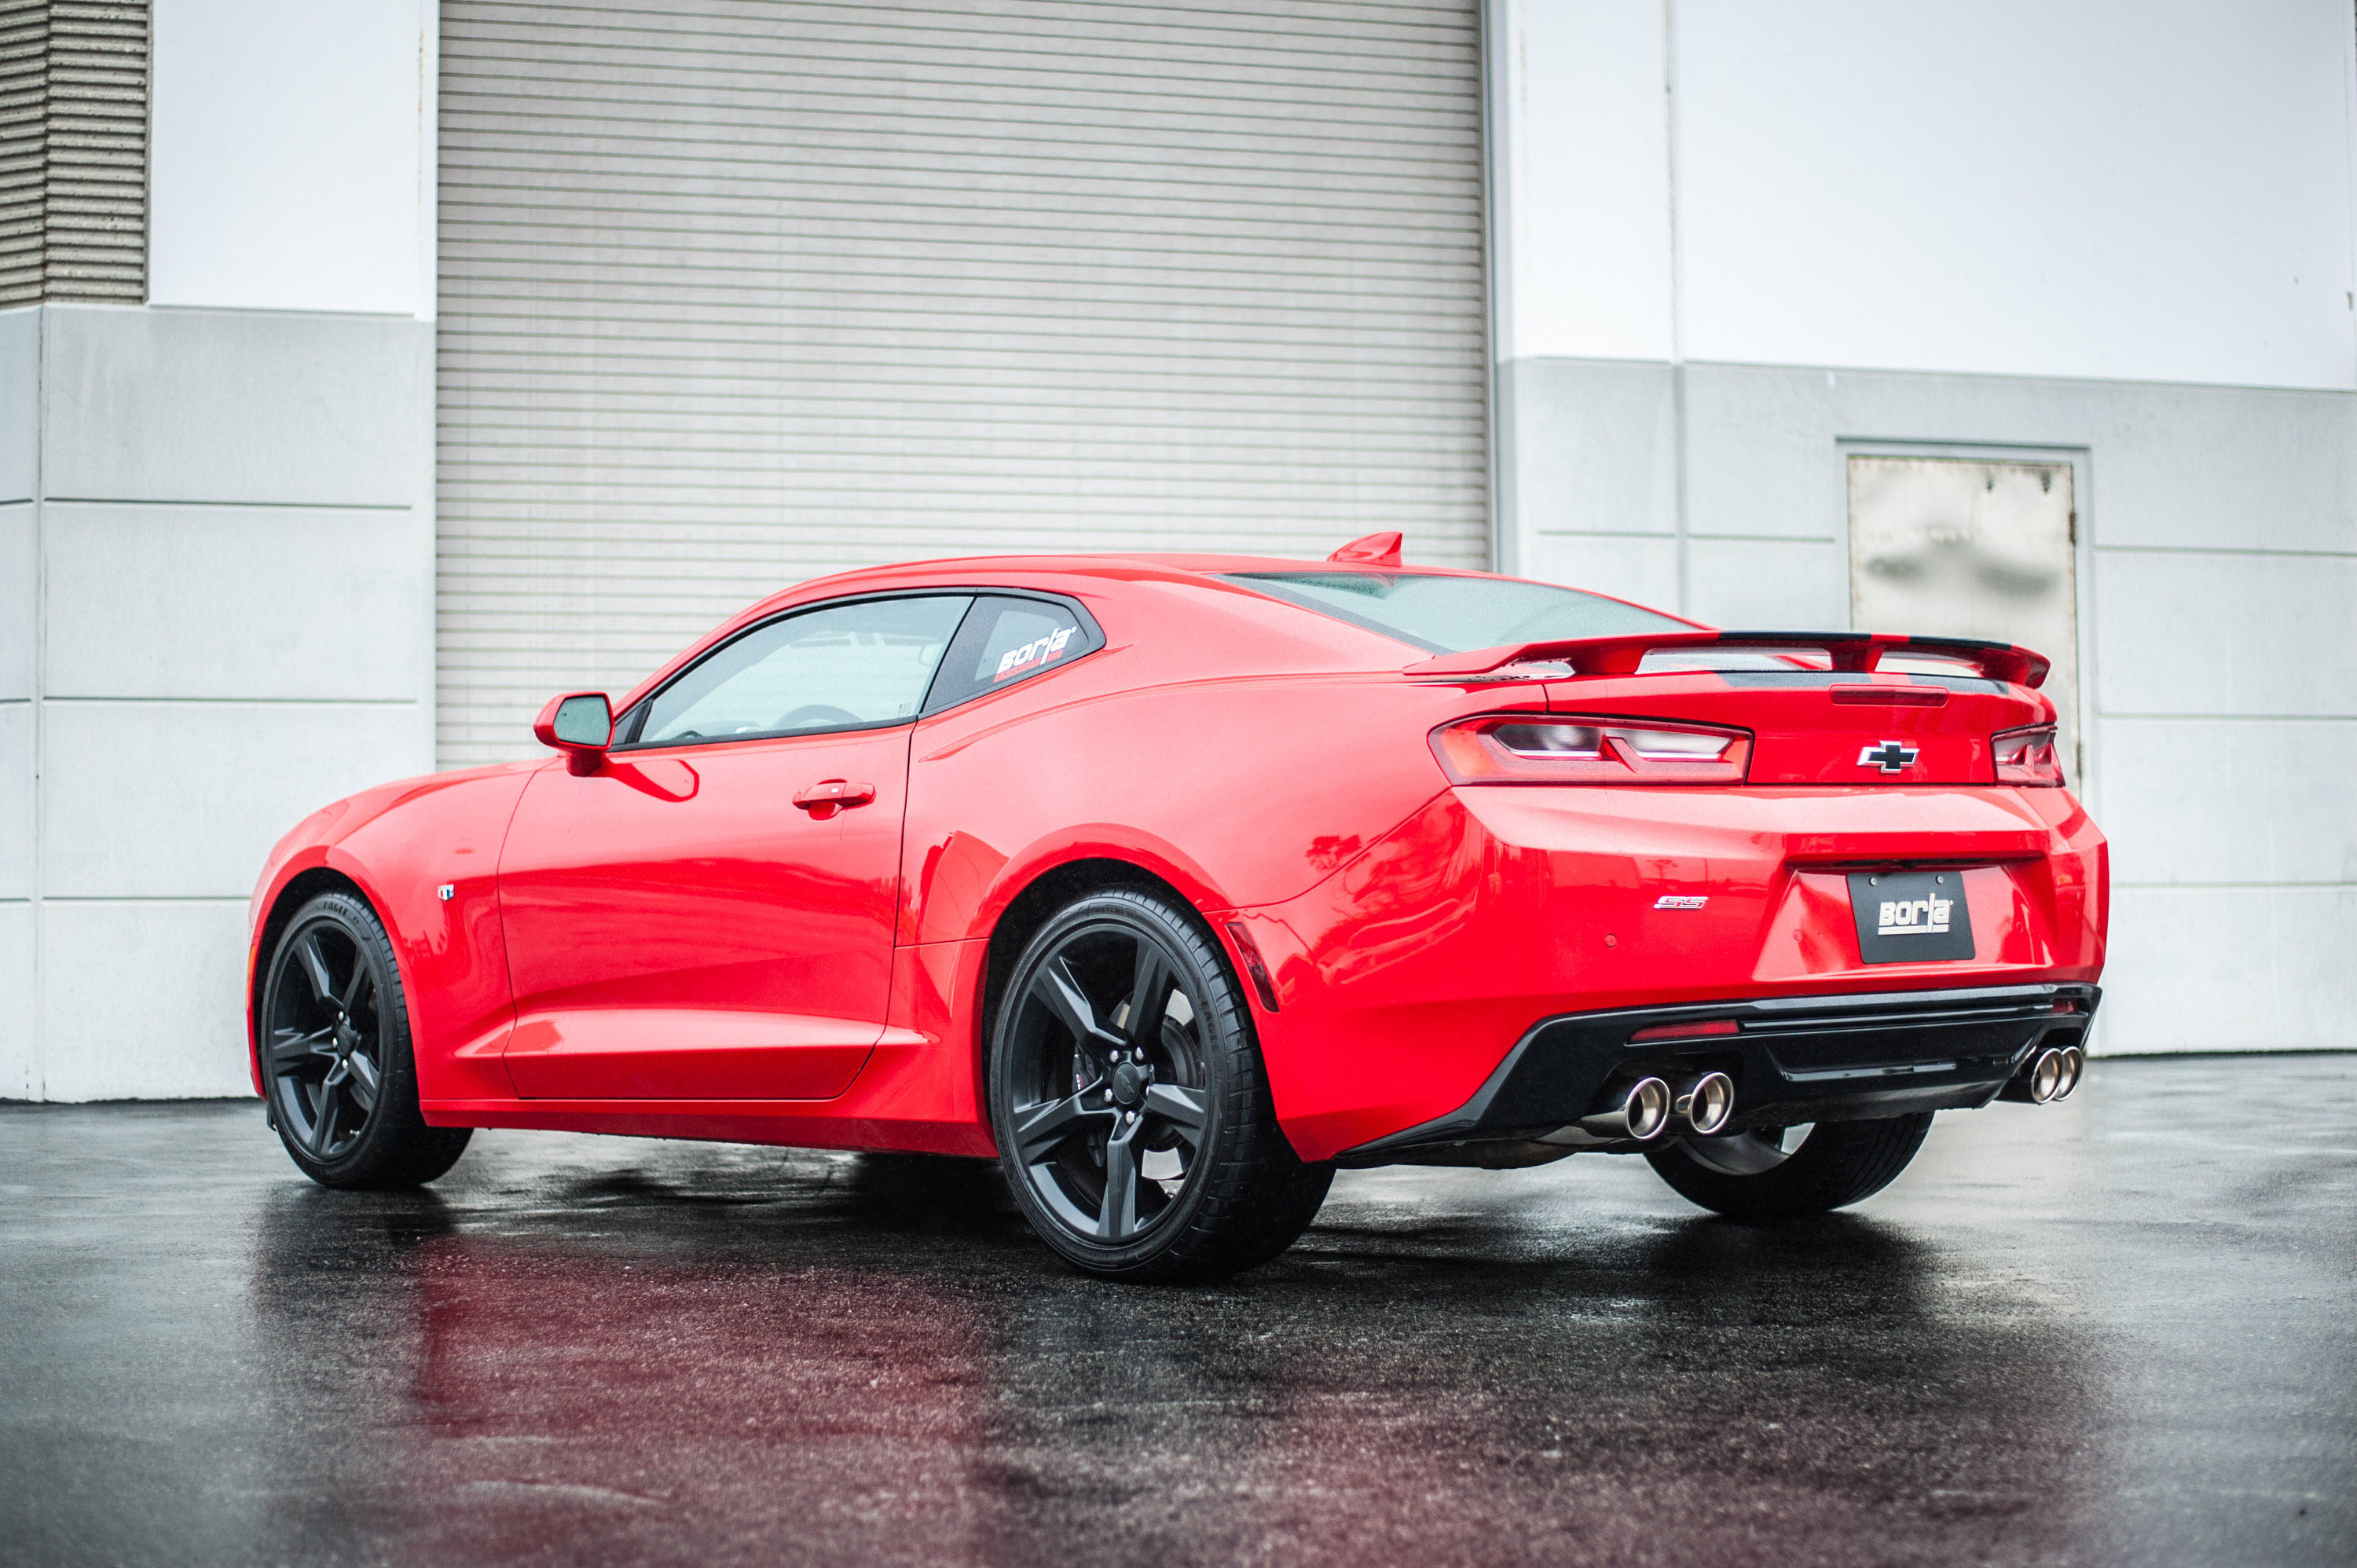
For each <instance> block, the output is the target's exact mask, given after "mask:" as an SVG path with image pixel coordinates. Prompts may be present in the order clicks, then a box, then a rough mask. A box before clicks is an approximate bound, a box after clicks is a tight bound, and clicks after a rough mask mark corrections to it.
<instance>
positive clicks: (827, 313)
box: [439, 0, 1489, 766]
mask: <svg viewBox="0 0 2357 1568" xmlns="http://www.w3.org/2000/svg"><path fill="white" fill-rule="evenodd" d="M1480 141H1481V136H1480V29H1479V22H1478V17H1477V13H1476V6H1475V5H1474V4H1473V0H1424V3H1405V4H1388V5H1361V4H1342V3H1322V0H1255V3H1254V5H1232V4H1223V5H1218V6H1214V5H1186V4H1154V5H1147V4H1127V5H1116V4H1075V3H1070V0H1003V3H993V4H988V5H983V4H975V3H974V0H938V3H935V4H929V5H918V4H891V3H883V4H878V3H874V0H862V3H858V4H775V3H759V4H757V3H752V0H673V3H672V4H668V5H659V4H651V3H645V0H641V3H639V4H625V3H622V0H610V3H583V4H564V5H514V4H489V3H484V0H448V3H447V4H446V5H444V8H443V19H442V86H441V182H442V188H441V231H440V232H441V239H440V248H441V342H440V365H441V369H440V387H441V394H440V395H441V418H440V434H439V441H440V515H441V525H440V526H441V541H440V585H439V645H440V646H439V660H440V671H441V674H440V692H439V703H440V747H439V748H440V756H441V760H442V762H443V763H444V765H446V766H452V765H458V764H464V763H470V762H476V761H481V760H489V759H492V758H497V757H511V756H515V755H519V754H521V753H527V752H529V751H530V750H531V749H532V745H531V741H530V738H529V736H528V735H527V734H526V732H525V726H526V724H527V722H528V721H529V719H530V716H531V714H533V711H534V710H535V709H537V707H538V706H539V705H540V703H542V701H543V700H544V698H545V697H546V696H547V695H548V694H549V693H554V692H555V691H558V690H561V689H564V688H566V687H574V686H584V685H587V686H605V687H608V688H611V689H614V690H616V691H619V690H620V689H621V688H622V687H624V686H627V685H629V684H630V682H633V681H634V680H636V679H637V678H638V677H639V676H640V675H642V674H643V673H644V672H645V671H647V670H648V669H649V668H650V667H651V666H652V665H653V664H655V663H656V662H657V661H658V660H661V659H662V657H664V656H665V655H667V654H669V653H670V652H672V651H673V650H676V649H677V648H678V647H679V646H680V645H681V644H682V643H683V642H684V641H686V640H687V639H690V638H691V637H693V636H694V634H695V633H697V632H698V631H700V630H702V629H703V628H705V627H707V626H709V625H710V624H711V623H712V622H714V621H715V620H717V619H718V618H721V617H722V616H724V615H726V614H727V613H728V612H730V611H732V610H734V609H736V608H737V607H741V606H742V605H744V604H745V603H747V602H748V601H749V600H751V599H753V598H755V597H758V596H760V595H762V594H765V593H768V592H770V591H772V590H774V589H776V588H778V587H780V586H783V585H787V584H790V583H791V582H794V581H797V580H800V579H802V578H804V577H808V576H813V575H818V574H821V573H824V572H828V571H833V570H836V569H838V568H841V567H845V566H849V565H855V564H868V563H873V562H877V561H886V560H894V559H913V558H921V557H925V556H931V555H949V554H971V553H984V552H996V551H1002V550H1040V549H1062V548H1072V549H1088V550H1103V549H1121V548H1138V549H1251V550H1268V551H1283V552H1299V553H1317V554H1323V553H1325V552H1326V551H1327V550H1329V549H1330V548H1332V547H1333V546H1334V545H1335V544H1337V543H1339V542H1341V541H1342V540H1344V539H1346V538H1348V537H1351V535H1354V534H1357V533H1361V532H1367V531H1369V530H1372V529H1376V528H1385V527H1398V528H1403V529H1405V530H1406V532H1407V534H1408V540H1409V549H1410V553H1411V555H1412V557H1414V558H1417V559H1421V560H1425V561H1428V562H1439V563H1449V564H1477V565H1478V564H1482V563H1483V562H1484V561H1485V559H1486V557H1487V554H1488V548H1489V543H1488V531H1487V499H1486V494H1485V467H1486V447H1485V408H1484V399H1485V376H1484V369H1483V367H1484V362H1485V343H1484V306H1483V292H1482V291H1483V279H1482V242H1481V236H1482V213H1481V164H1480Z"/></svg>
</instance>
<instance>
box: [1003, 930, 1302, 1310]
mask: <svg viewBox="0 0 2357 1568" xmlns="http://www.w3.org/2000/svg"><path fill="white" fill-rule="evenodd" d="M990 1102H991V1122H992V1127H993V1130H994V1131H995V1133H996V1136H997V1140H998V1148H999V1158H1000V1161H1001V1163H1002V1164H1003V1165H1004V1166H1005V1168H1006V1178H1007V1183H1008V1185H1009V1186H1011V1187H1013V1188H1014V1190H1015V1196H1016V1200H1017V1203H1019V1204H1020V1205H1021V1206H1022V1208H1023V1212H1024V1215H1025V1217H1026V1218H1028V1219H1029V1220H1030V1221H1031V1224H1032V1227H1033V1228H1034V1229H1035V1230H1038V1231H1039V1234H1040V1236H1041V1237H1043V1238H1044V1239H1045V1240H1047V1242H1048V1244H1049V1246H1050V1247H1052V1248H1054V1249H1055V1250H1056V1251H1058V1252H1060V1253H1061V1254H1062V1255H1063V1257H1064V1258H1065V1259H1066V1260H1067V1261H1069V1262H1071V1263H1073V1264H1075V1265H1077V1266H1078V1267H1080V1268H1082V1269H1084V1270H1086V1271H1088V1272H1089V1273H1095V1274H1103V1275H1105V1276H1108V1277H1112V1278H1125V1279H1155V1280H1161V1279H1178V1278H1185V1277H1202V1276H1208V1275H1216V1274H1225V1273H1234V1272H1236V1271H1237V1270H1240V1269H1248V1268H1251V1267H1253V1266H1254V1264H1256V1263H1262V1262H1266V1261H1268V1260H1269V1259H1270V1258H1273V1257H1275V1256H1276V1254H1277V1253H1279V1252H1282V1251H1285V1249H1286V1248H1287V1247H1289V1246H1291V1245H1292V1244H1293V1241H1294V1240H1295V1238H1297V1237H1298V1236H1299V1235H1300V1234H1301V1232H1302V1231H1303V1230H1306V1229H1308V1225H1309V1222H1310V1220H1311V1219H1314V1218H1316V1216H1317V1213H1318V1205H1319V1204H1320V1203H1322V1202H1324V1201H1325V1197H1326V1189H1327V1187H1328V1186H1329V1184H1330V1183H1331V1182H1332V1180H1333V1174H1334V1173H1333V1167H1332V1166H1331V1165H1308V1164H1305V1163H1304V1162H1303V1161H1302V1160H1301V1159H1300V1157H1299V1156H1297V1155H1295V1153H1294V1152H1293V1147H1292V1145H1291V1144H1288V1143H1286V1138H1285V1134H1284V1133H1283V1132H1282V1131H1280V1130H1279V1129H1278V1127H1277V1125H1276V1116H1275V1111H1274V1109H1273V1107H1272V1105H1271V1103H1270V1100H1269V1092H1268V1082H1267V1077H1266V1073H1265V1069H1264V1068H1263V1066H1262V1063H1261V1057H1260V1047H1259V1046H1258V1044H1257V1042H1256V1041H1255V1039H1254V1033H1253V1027H1252V1017H1251V1014H1250V1013H1249V1011H1248V1010H1247V1007H1246V1004H1245V1002H1244V1000H1243V994H1242V993H1241V992H1240V991H1239V990H1238V988H1237V985H1236V983H1235V978H1234V976H1233V975H1232V973H1231V972H1230V971H1229V968H1228V965H1227V962H1226V961H1225V958H1224V956H1223V955H1222V953H1221V952H1220V950H1219V949H1218V948H1217V947H1216V946H1215V945H1213V943H1212V941H1211V938H1210V937H1209V936H1208V935H1207V934H1206V933H1205V932H1204V931H1203V930H1202V929H1200V927H1199V926H1198V925H1197V924H1196V923H1195V922H1194V921H1193V920H1191V919H1190V918H1189V916H1188V914H1187V913H1186V912H1185V911H1184V910H1182V909H1180V908H1178V907H1177V906H1176V905H1174V904H1172V903H1171V902H1169V901H1168V900H1167V899H1165V898H1163V897H1159V896H1157V894H1154V893H1151V892H1147V891H1145V890H1142V889H1129V888H1121V889H1114V890H1112V891H1108V892H1103V893H1099V894H1094V895H1092V896H1090V897H1084V898H1081V899H1079V900H1077V901H1075V902H1074V903H1072V904H1071V905H1068V906H1067V907H1065V908H1063V909H1062V910H1060V911H1059V912H1058V913H1057V914H1056V915H1055V916H1054V917H1053V918H1050V919H1049V921H1048V922H1047V924H1046V925H1044V926H1042V927H1041V928H1040V929H1039V932H1038V934H1037V935H1035V936H1034V937H1033V938H1032V939H1031V940H1030V942H1029V943H1028V945H1027V946H1026V947H1025V949H1024V950H1023V953H1022V956H1021V957H1020V958H1019V959H1018V960H1017V961H1016V964H1015V968H1014V971H1013V973H1012V975H1011V976H1010V978H1009V981H1008V983H1007V987H1006V993H1005V995H1004V1000H1003V1001H1002V1003H1001V1004H1000V1006H999V1009H998V1016H997V1020H996V1028H995V1029H994V1031H993V1041H992V1050H991V1058H990Z"/></svg>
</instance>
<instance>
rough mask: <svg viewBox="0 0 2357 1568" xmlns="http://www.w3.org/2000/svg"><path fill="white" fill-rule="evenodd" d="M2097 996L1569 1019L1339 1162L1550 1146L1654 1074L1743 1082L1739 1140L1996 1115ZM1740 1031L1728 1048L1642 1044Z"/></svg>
mask: <svg viewBox="0 0 2357 1568" xmlns="http://www.w3.org/2000/svg"><path fill="white" fill-rule="evenodd" d="M2101 996H2102V993H2101V991H2100V990H2099V989H2098V988H2097V987H2095V986H2093V985H2087V984H2077V983H2039V984H2029V985H1993V986H1975V987H1970V988H1965V989H1958V990H1943V991H1905V992H1886V993H1873V994H1867V995H1826V996H1774V997H1760V998H1754V999H1751V1000H1748V1001H1734V1002H1707V1003H1695V1004H1684V1005H1680V1006H1673V1007H1623V1008H1613V1009H1610V1010H1609V1011H1604V1012H1595V1013H1571V1014H1565V1015H1558V1016H1556V1017H1552V1018H1546V1019H1543V1020H1541V1021H1540V1022H1539V1023H1537V1024H1536V1025H1534V1026H1532V1027H1531V1028H1530V1029H1529V1030H1528V1031H1527V1032H1526V1033H1525V1034H1524V1035H1523V1036H1522V1038H1521V1039H1520V1040H1519V1041H1517V1042H1516V1043H1515V1045H1514V1047H1513V1048H1512V1050H1510V1051H1508V1052H1507V1053H1506V1057H1505V1059H1504V1060H1502V1061H1501V1062H1500V1063H1499V1064H1498V1066H1497V1069H1496V1070H1495V1071H1493V1072H1492V1073H1491V1075H1490V1077H1489V1079H1487V1080H1486V1081H1485V1082H1484V1083H1483V1084H1482V1085H1481V1087H1480V1089H1479V1090H1476V1091H1475V1092H1474V1094H1473V1095H1472V1097H1471V1098H1470V1099H1469V1100H1467V1101H1465V1103H1464V1104H1463V1105H1461V1106H1459V1107H1458V1109H1457V1110H1455V1111H1452V1112H1449V1113H1448V1114H1447V1115H1445V1116H1439V1117H1436V1118H1434V1119H1433V1120H1431V1121H1428V1122H1422V1123H1420V1124H1418V1125H1416V1126H1414V1127H1409V1128H1406V1129H1405V1130H1403V1131H1401V1132H1397V1133H1392V1134H1390V1135H1389V1136H1386V1137H1382V1138H1377V1139H1374V1140H1372V1142H1369V1143H1365V1144H1360V1145H1358V1146H1357V1147H1355V1148H1351V1149H1348V1150H1345V1151H1343V1152H1342V1153H1341V1154H1340V1155H1339V1156H1337V1157H1338V1160H1339V1162H1340V1164H1342V1165H1384V1164H1388V1163H1391V1162H1393V1161H1395V1160H1401V1159H1408V1158H1414V1157H1415V1156H1416V1155H1418V1154H1420V1153H1426V1152H1429V1151H1433V1150H1436V1149H1439V1148H1444V1147H1446V1146H1448V1145H1450V1144H1472V1143H1483V1142H1493V1141H1503V1140H1512V1139H1528V1138H1536V1137H1541V1136H1544V1135H1545V1134H1548V1133H1555V1132H1556V1131H1557V1130H1559V1129H1562V1128H1565V1127H1566V1126H1568V1125H1570V1124H1571V1123H1573V1122H1577V1121H1578V1120H1579V1118H1580V1117H1582V1116H1585V1115H1587V1114H1588V1113H1589V1112H1592V1111H1595V1110H1598V1109H1599V1108H1600V1107H1601V1104H1602V1102H1603V1101H1604V1100H1605V1099H1606V1096H1607V1091H1608V1090H1610V1089H1613V1088H1614V1087H1616V1086H1620V1085H1624V1084H1625V1083H1626V1082H1628V1081H1630V1080H1632V1079H1635V1078H1637V1077H1639V1076H1641V1075H1643V1074H1648V1073H1651V1074H1655V1075H1658V1076H1662V1077H1664V1078H1669V1079H1673V1080H1675V1079H1677V1078H1679V1077H1682V1076H1683V1077H1688V1078H1691V1077H1694V1076H1698V1075H1699V1074H1701V1073H1705V1072H1711V1071H1717V1072H1724V1073H1726V1074H1727V1076H1728V1077H1729V1078H1731V1079H1734V1081H1735V1112H1734V1116H1733V1118H1732V1120H1731V1121H1729V1122H1728V1123H1727V1131H1728V1132H1739V1131H1742V1130H1744V1129H1747V1128H1754V1127H1789V1126H1795V1125H1798V1124H1800V1123H1802V1122H1838V1121H1858V1120H1865V1119H1871V1118H1876V1117H1884V1116H1903V1115H1907V1114H1910V1113H1911V1112H1921V1111H1952V1110H1963V1109H1967V1108H1970V1107H1974V1106H1978V1105H1985V1104H1986V1103H1987V1102H1988V1101H1990V1100H1992V1099H1994V1098H1996V1093H1997V1091H1998V1090H2001V1089H2003V1088H2004V1087H2005V1085H2006V1083H2007V1080H2008V1079H2011V1078H2012V1077H2013V1075H2014V1074H2015V1073H2016V1072H2017V1071H2018V1070H2019V1069H2020V1068H2021V1066H2022V1064H2023V1063H2024V1062H2025V1061H2027V1060H2028V1059H2029V1057H2030V1055H2031V1054H2032V1053H2033V1052H2034V1051H2036V1050H2037V1049H2038V1048H2039V1047H2040V1046H2045V1045H2058V1046H2059V1045H2064V1044H2079V1043H2082V1042H2083V1039H2084V1037H2085V1035H2086V1031H2087V1026H2088V1024H2089V1023H2090V1021H2091V1020H2092V1019H2093V1016H2094V1012H2095V1005H2096V1004H2097V1002H2098V1001H2099V1000H2100V999H2101ZM1730 1023H1731V1024H1732V1025H1733V1026H1735V1032H1734V1033H1732V1034H1724V1033H1722V1034H1716V1035H1706V1036H1685V1037H1672V1038H1666V1039H1664V1038H1659V1037H1654V1038H1648V1039H1636V1038H1633V1036H1637V1035H1639V1034H1641V1033H1644V1034H1649V1033H1651V1032H1652V1031H1656V1030H1663V1029H1675V1028H1678V1027H1681V1026H1686V1027H1692V1026H1699V1025H1720V1026H1724V1025H1726V1024H1730Z"/></svg>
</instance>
